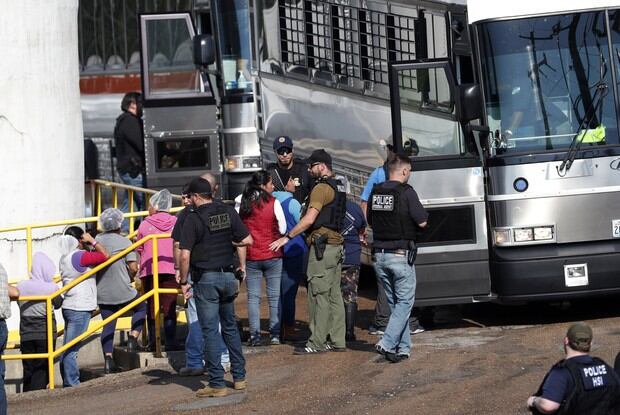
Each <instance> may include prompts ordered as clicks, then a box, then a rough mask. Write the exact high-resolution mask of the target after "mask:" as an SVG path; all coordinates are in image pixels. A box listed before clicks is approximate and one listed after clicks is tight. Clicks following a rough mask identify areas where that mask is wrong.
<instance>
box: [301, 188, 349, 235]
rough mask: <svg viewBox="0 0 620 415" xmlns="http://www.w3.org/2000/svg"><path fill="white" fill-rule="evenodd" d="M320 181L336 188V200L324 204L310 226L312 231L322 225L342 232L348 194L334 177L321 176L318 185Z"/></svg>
mask: <svg viewBox="0 0 620 415" xmlns="http://www.w3.org/2000/svg"><path fill="white" fill-rule="evenodd" d="M319 183H325V184H328V185H329V187H331V188H332V189H334V192H335V195H334V200H332V201H331V202H330V203H328V204H327V205H325V206H323V208H322V209H321V211H320V212H319V215H318V217H317V218H316V220H315V221H314V223H313V224H312V226H311V227H310V233H311V232H313V231H315V230H317V229H319V228H320V227H322V226H324V227H326V228H327V229H332V230H334V231H337V232H340V228H342V221H343V220H344V215H345V214H346V212H347V194H346V193H345V192H344V189H343V186H342V184H341V183H340V182H339V181H338V180H336V179H334V178H332V177H327V178H321V179H319V180H317V185H318V184H319Z"/></svg>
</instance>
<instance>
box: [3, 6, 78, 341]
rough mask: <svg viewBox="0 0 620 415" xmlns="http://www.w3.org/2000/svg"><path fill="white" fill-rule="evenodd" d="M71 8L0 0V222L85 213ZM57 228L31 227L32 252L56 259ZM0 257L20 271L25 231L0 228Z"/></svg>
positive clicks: (12, 274)
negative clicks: (2, 0)
mask: <svg viewBox="0 0 620 415" xmlns="http://www.w3.org/2000/svg"><path fill="white" fill-rule="evenodd" d="M77 13H78V0H55V1H49V2H42V1H39V0H20V1H9V2H3V4H2V12H1V13H0V42H2V48H1V50H2V58H1V59H0V74H2V76H0V140H1V146H2V147H1V148H2V150H1V151H0V180H1V183H2V186H0V189H1V191H2V193H1V198H2V203H0V228H3V227H9V226H16V225H21V224H28V223H37V222H48V221H54V220H61V219H67V218H76V217H81V216H83V214H84V192H83V191H82V189H83V187H84V161H83V153H84V150H83V134H82V118H81V115H82V113H81V108H80V90H79V71H78V69H79V67H78V37H77V36H78V28H77ZM62 230H63V228H62V227H60V228H56V229H46V230H40V231H36V232H35V233H34V238H35V243H34V250H35V251H36V250H42V251H44V252H46V253H47V254H48V255H49V256H50V257H51V258H52V260H54V261H55V262H57V259H58V257H59V254H58V250H57V247H56V238H57V236H58V235H59V234H60V233H61V232H62ZM0 263H1V264H2V265H3V266H4V267H5V268H6V269H7V271H8V273H9V278H10V279H15V278H23V277H26V276H27V269H26V268H27V267H26V245H25V233H24V232H13V233H9V234H6V233H5V234H0ZM9 328H10V329H13V328H16V323H15V320H14V319H11V320H10V321H9Z"/></svg>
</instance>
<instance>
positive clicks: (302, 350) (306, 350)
mask: <svg viewBox="0 0 620 415" xmlns="http://www.w3.org/2000/svg"><path fill="white" fill-rule="evenodd" d="M318 353H325V350H321V349H315V348H314V347H310V346H303V347H295V350H294V351H293V354H296V355H307V354H318Z"/></svg>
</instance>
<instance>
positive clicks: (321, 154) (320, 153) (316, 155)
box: [305, 149, 332, 168]
mask: <svg viewBox="0 0 620 415" xmlns="http://www.w3.org/2000/svg"><path fill="white" fill-rule="evenodd" d="M305 162H306V164H307V165H309V166H312V165H313V164H315V163H325V164H327V166H328V167H329V168H331V166H332V156H330V155H329V154H328V153H327V151H325V150H323V149H320V150H314V151H313V152H312V154H310V157H308V158H307V159H306V160H305Z"/></svg>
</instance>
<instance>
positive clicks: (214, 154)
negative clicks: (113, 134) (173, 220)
mask: <svg viewBox="0 0 620 415" xmlns="http://www.w3.org/2000/svg"><path fill="white" fill-rule="evenodd" d="M195 34H196V31H195V29H194V25H193V23H192V19H191V16H190V14H189V13H167V14H142V15H140V35H141V36H140V41H141V45H140V46H141V49H140V50H141V54H142V56H141V66H142V91H143V107H144V115H143V121H144V140H145V146H144V148H145V158H146V181H147V187H149V188H164V187H165V188H168V189H171V190H175V191H179V190H180V187H181V186H182V185H183V184H184V183H186V182H188V181H189V180H191V179H192V178H193V177H196V176H198V175H200V174H202V173H205V172H207V171H210V172H212V173H214V174H215V175H216V176H217V177H219V176H220V175H221V157H220V146H219V138H218V121H217V108H216V100H215V97H214V94H213V89H212V87H211V82H210V80H209V77H208V76H204V75H202V74H201V72H200V71H199V70H198V69H197V68H196V67H195V65H194V63H193V48H192V39H193V37H194V35H195ZM220 178H221V177H220Z"/></svg>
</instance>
